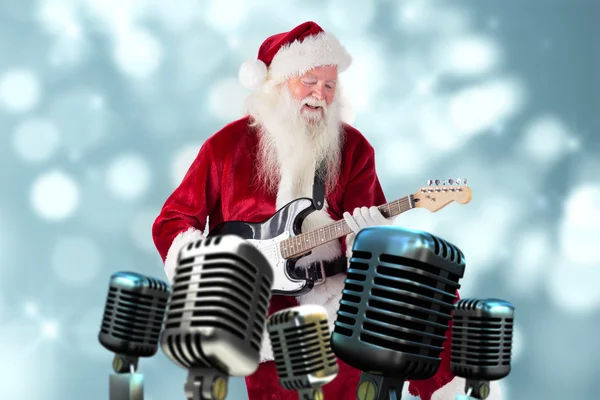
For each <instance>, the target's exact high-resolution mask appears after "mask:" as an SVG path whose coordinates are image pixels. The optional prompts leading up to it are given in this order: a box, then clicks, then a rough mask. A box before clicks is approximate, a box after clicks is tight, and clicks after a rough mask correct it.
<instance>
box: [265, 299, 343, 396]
mask: <svg viewBox="0 0 600 400" xmlns="http://www.w3.org/2000/svg"><path fill="white" fill-rule="evenodd" d="M267 331H268V332H269V338H270V340H271V347H272V348H273V356H274V358H275V366H276V367H277V374H278V375H279V383H280V384H281V386H283V387H284V388H285V389H287V390H297V391H298V396H299V400H315V399H320V400H322V399H323V391H322V390H321V387H322V386H323V385H326V384H328V383H329V382H331V381H332V380H334V379H335V377H336V376H337V373H338V365H337V362H336V359H335V355H334V354H333V352H332V351H331V347H330V343H329V341H330V333H329V325H328V320H327V311H326V310H325V308H324V307H322V306H318V305H302V306H298V307H292V308H288V309H285V310H281V311H279V312H276V313H273V314H272V315H271V316H270V317H269V319H268V321H267Z"/></svg>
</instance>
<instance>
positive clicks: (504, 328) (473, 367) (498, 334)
mask: <svg viewBox="0 0 600 400" xmlns="http://www.w3.org/2000/svg"><path fill="white" fill-rule="evenodd" d="M478 305H479V303H478V300H466V301H464V302H463V304H460V306H462V307H463V308H462V309H476V308H477V306H478ZM512 333H513V318H499V317H476V316H473V317H471V316H460V315H459V316H455V317H454V326H453V327H452V352H451V359H450V361H451V363H452V368H453V370H455V371H457V373H461V374H463V375H462V376H465V377H471V376H480V375H481V374H483V376H486V374H491V375H494V374H497V375H498V376H500V375H502V374H503V371H502V370H501V369H504V371H507V369H506V368H510V360H511V352H512Z"/></svg>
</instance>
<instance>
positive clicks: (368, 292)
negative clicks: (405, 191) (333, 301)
mask: <svg viewBox="0 0 600 400" xmlns="http://www.w3.org/2000/svg"><path fill="white" fill-rule="evenodd" d="M464 268H465V257H464V255H463V253H462V251H461V250H460V249H458V248H457V247H456V246H454V245H453V244H451V243H448V242H447V241H445V240H443V239H441V238H439V237H436V236H433V235H431V234H429V233H426V232H418V231H411V230H407V229H403V228H400V227H398V226H385V227H372V228H365V229H363V230H362V231H361V232H360V233H359V234H357V236H356V239H355V241H354V246H353V251H352V257H351V259H350V265H349V268H348V273H347V277H346V280H345V286H344V290H343V292H342V299H341V301H340V307H339V310H338V313H337V319H336V322H335V328H334V333H333V345H334V351H336V354H337V355H338V357H340V358H342V357H341V356H340V354H338V346H337V344H338V343H340V344H341V343H343V342H344V339H343V338H342V337H343V336H345V337H347V338H351V337H353V336H354V337H356V338H357V339H358V340H359V342H360V343H362V344H363V345H364V347H363V349H364V352H365V354H366V353H371V354H374V352H377V353H380V357H379V360H378V362H377V363H375V362H373V363H372V364H371V362H370V361H369V360H373V359H374V356H368V355H365V356H364V357H359V356H358V355H357V353H356V352H353V353H354V354H349V355H348V356H349V357H355V360H356V365H361V368H360V369H363V370H377V369H378V368H383V369H384V370H385V369H387V372H389V373H394V374H395V375H398V376H403V377H405V378H406V379H427V378H429V377H431V376H433V375H434V374H435V372H436V371H437V369H438V368H439V362H440V361H441V359H440V353H441V351H442V350H443V347H442V344H443V342H444V341H445V340H446V337H445V334H446V331H447V329H448V325H449V321H450V319H451V311H452V305H453V303H454V302H455V301H456V299H457V296H456V291H457V290H458V289H459V287H460V285H459V283H458V281H459V280H460V278H462V276H463V274H464ZM346 343H348V344H349V343H351V342H349V341H348V342H346ZM344 347H346V346H345V345H340V346H339V350H340V351H342V352H343V351H344V350H343V348H344ZM347 351H348V352H349V353H350V352H351V350H350V349H348V350H347ZM398 353H401V354H402V357H398ZM342 359H344V358H342ZM382 359H385V360H386V362H385V363H382V362H381V360H382ZM386 363H387V364H386ZM382 372H386V371H382Z"/></svg>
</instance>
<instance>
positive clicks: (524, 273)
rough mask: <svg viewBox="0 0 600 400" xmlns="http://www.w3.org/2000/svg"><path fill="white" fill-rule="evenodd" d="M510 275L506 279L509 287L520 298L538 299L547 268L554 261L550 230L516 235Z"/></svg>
mask: <svg viewBox="0 0 600 400" xmlns="http://www.w3.org/2000/svg"><path fill="white" fill-rule="evenodd" d="M514 239H515V241H516V244H515V249H514V250H513V257H512V262H511V264H510V266H509V267H510V273H507V274H506V275H505V276H506V279H507V284H508V286H509V287H510V288H511V289H512V290H513V291H514V292H515V293H518V294H519V295H520V296H527V297H530V298H534V297H536V294H537V290H538V289H539V288H540V285H542V284H543V282H544V280H543V278H544V276H545V273H547V270H546V268H547V266H548V265H549V263H550V261H551V260H552V250H551V249H553V248H554V246H552V243H551V240H550V236H549V233H548V229H542V228H536V229H530V230H526V231H524V232H519V233H516V234H515V235H514Z"/></svg>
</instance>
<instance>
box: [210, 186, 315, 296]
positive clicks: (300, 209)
mask: <svg viewBox="0 0 600 400" xmlns="http://www.w3.org/2000/svg"><path fill="white" fill-rule="evenodd" d="M314 211H316V209H315V208H314V205H313V202H312V200H311V199H309V198H300V199H296V200H294V201H291V202H290V203H288V204H286V205H285V206H283V207H282V208H281V209H279V210H278V211H277V212H276V213H275V214H273V216H272V217H270V218H269V219H267V220H265V221H263V222H255V223H251V222H243V221H228V222H224V223H222V224H219V225H217V226H216V227H215V228H214V229H213V230H211V231H210V233H209V234H208V236H216V235H230V234H231V235H237V236H239V237H241V238H243V239H246V240H248V241H249V242H250V243H252V244H253V245H254V246H256V247H257V248H258V249H259V250H260V251H261V253H262V254H263V255H264V256H265V257H266V258H267V260H268V261H269V263H270V264H271V268H273V289H272V290H271V293H272V294H276V295H284V296H299V295H302V294H305V293H307V292H309V291H310V290H311V289H312V288H313V286H314V283H313V282H312V281H309V280H306V279H302V278H300V279H299V278H297V277H296V276H295V275H294V273H293V270H294V266H295V264H296V261H297V260H298V258H295V259H285V258H283V256H282V255H281V251H280V246H279V244H280V243H281V242H282V241H283V240H285V239H288V238H291V237H293V236H297V235H299V234H300V233H301V229H302V222H303V221H304V219H305V218H306V217H307V216H308V215H309V214H310V213H312V212H314Z"/></svg>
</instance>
